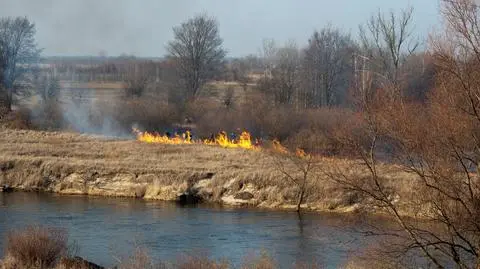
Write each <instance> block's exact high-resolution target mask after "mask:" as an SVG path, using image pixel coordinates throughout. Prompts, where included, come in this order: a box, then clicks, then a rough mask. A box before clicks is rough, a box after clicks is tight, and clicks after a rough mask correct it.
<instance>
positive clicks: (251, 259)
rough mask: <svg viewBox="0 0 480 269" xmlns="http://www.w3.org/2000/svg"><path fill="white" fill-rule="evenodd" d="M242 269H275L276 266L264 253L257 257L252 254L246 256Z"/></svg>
mask: <svg viewBox="0 0 480 269" xmlns="http://www.w3.org/2000/svg"><path fill="white" fill-rule="evenodd" d="M241 268H242V269H275V268H277V264H276V263H275V262H274V261H273V259H272V258H271V257H270V256H269V255H268V254H267V253H266V252H264V251H262V253H261V254H260V255H259V256H257V255H254V254H251V255H247V256H246V257H245V260H244V262H243V264H242V266H241Z"/></svg>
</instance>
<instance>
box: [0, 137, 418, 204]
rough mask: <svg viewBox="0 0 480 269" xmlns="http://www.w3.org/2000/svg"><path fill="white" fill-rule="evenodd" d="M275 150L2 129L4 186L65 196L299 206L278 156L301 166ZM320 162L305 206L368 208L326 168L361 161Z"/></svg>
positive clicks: (351, 166)
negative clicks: (338, 185)
mask: <svg viewBox="0 0 480 269" xmlns="http://www.w3.org/2000/svg"><path fill="white" fill-rule="evenodd" d="M273 156H276V155H272V153H270V152H268V151H266V150H258V151H255V150H242V149H224V148H220V147H218V146H208V145H163V144H146V143H142V142H139V141H136V140H133V139H132V140H119V139H115V138H105V137H94V136H87V135H80V134H75V133H65V132H62V133H60V132H40V131H30V130H11V129H0V171H1V174H0V185H2V184H3V185H5V184H6V185H8V186H11V187H13V188H15V189H18V190H27V191H49V192H56V193H60V194H86V195H101V196H125V197H137V198H143V199H158V200H171V201H187V200H192V201H194V200H202V201H204V202H214V203H221V204H224V205H236V206H239V205H244V206H255V207H263V208H283V209H293V208H295V204H296V202H297V195H298V189H299V188H298V186H297V185H295V184H293V182H292V181H290V180H289V179H288V178H287V177H286V176H285V175H283V174H282V173H280V171H279V162H278V160H279V159H278V158H282V159H281V160H282V161H281V162H280V163H282V164H283V168H284V170H285V171H287V172H288V173H290V174H291V175H293V176H296V174H298V173H299V171H298V169H297V167H296V166H295V165H294V164H293V163H292V162H289V161H288V159H285V158H284V157H278V156H277V157H273ZM316 165H317V166H318V170H316V171H315V172H312V173H311V175H310V178H309V181H308V188H307V193H306V199H305V203H304V204H303V205H302V207H304V208H308V209H311V210H321V211H339V212H344V211H352V210H356V209H360V208H365V207H367V201H366V200H364V199H362V198H361V197H359V196H358V195H356V194H355V193H352V192H349V191H347V190H345V189H342V188H338V187H336V185H335V184H333V183H332V182H330V181H329V180H328V178H327V177H325V176H324V173H323V172H322V171H326V169H343V170H344V171H347V172H348V171H349V172H348V173H353V174H356V175H361V174H365V173H366V171H365V168H363V167H362V166H361V165H359V164H358V162H354V161H347V160H339V159H328V158H318V160H316ZM381 169H383V170H384V171H390V172H388V173H390V174H391V175H392V177H391V178H390V180H391V182H398V183H400V182H402V184H403V183H405V181H404V180H405V179H406V178H408V175H406V174H405V173H402V172H400V171H398V169H396V168H395V167H394V166H386V165H384V166H382V168H381ZM393 175H395V176H394V177H393ZM400 178H402V181H400ZM398 183H395V184H397V185H399V184H398ZM408 189H410V188H408Z"/></svg>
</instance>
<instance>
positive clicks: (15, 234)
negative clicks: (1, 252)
mask: <svg viewBox="0 0 480 269" xmlns="http://www.w3.org/2000/svg"><path fill="white" fill-rule="evenodd" d="M68 249H69V248H68V234H67V232H66V231H65V230H63V229H57V228H45V227H42V226H29V227H27V228H25V229H23V230H15V231H11V232H9V233H8V235H7V238H6V248H5V268H6V269H9V268H38V269H44V268H52V267H54V266H55V265H56V264H57V262H58V261H59V260H60V258H62V257H64V256H66V255H67V254H68Z"/></svg>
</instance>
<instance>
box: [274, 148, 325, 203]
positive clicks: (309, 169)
mask: <svg viewBox="0 0 480 269" xmlns="http://www.w3.org/2000/svg"><path fill="white" fill-rule="evenodd" d="M273 150H274V152H273V161H274V164H275V167H276V168H277V170H278V171H279V172H280V173H281V174H282V175H283V176H284V177H285V178H286V179H287V180H288V181H289V182H291V183H293V184H295V186H296V187H297V188H298V194H297V196H298V198H297V204H296V211H297V212H300V210H301V206H302V204H303V203H304V201H305V198H307V197H306V196H307V195H306V194H307V191H308V188H309V186H310V184H311V182H312V181H313V180H314V178H313V177H314V174H315V170H316V169H317V160H316V159H315V156H313V155H310V154H307V153H305V151H303V150H302V149H296V152H295V153H291V152H289V151H288V149H287V148H285V147H284V146H282V145H281V144H280V143H279V142H278V141H276V140H275V141H273Z"/></svg>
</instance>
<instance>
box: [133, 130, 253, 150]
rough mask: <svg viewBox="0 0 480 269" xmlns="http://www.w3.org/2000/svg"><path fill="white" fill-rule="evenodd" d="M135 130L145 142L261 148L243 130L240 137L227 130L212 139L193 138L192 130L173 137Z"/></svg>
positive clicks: (140, 139)
mask: <svg viewBox="0 0 480 269" xmlns="http://www.w3.org/2000/svg"><path fill="white" fill-rule="evenodd" d="M133 132H134V133H135V134H136V136H137V140H138V141H141V142H145V143H157V144H168V145H179V144H188V145H191V144H203V145H209V146H220V147H222V148H242V149H259V146H258V140H256V142H255V144H254V143H252V138H251V135H250V133H249V132H247V131H243V132H242V133H241V134H240V135H239V137H238V139H231V138H229V137H228V134H227V133H226V132H225V131H222V132H220V133H218V134H217V136H216V137H212V138H210V139H192V134H191V133H190V131H186V132H185V133H182V134H181V135H179V134H174V135H173V136H172V137H171V136H169V135H167V134H163V135H161V134H159V133H150V132H142V131H140V130H138V129H135V128H134V129H133Z"/></svg>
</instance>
